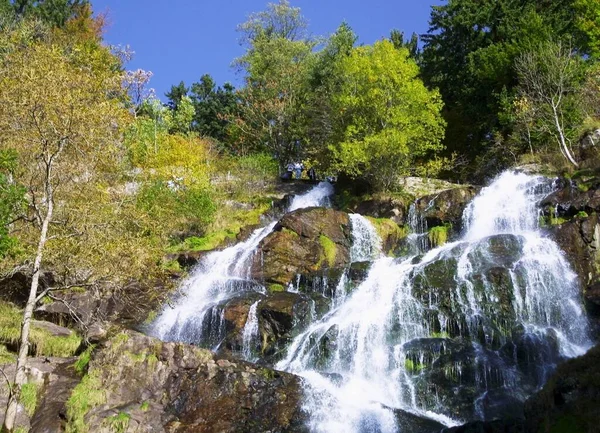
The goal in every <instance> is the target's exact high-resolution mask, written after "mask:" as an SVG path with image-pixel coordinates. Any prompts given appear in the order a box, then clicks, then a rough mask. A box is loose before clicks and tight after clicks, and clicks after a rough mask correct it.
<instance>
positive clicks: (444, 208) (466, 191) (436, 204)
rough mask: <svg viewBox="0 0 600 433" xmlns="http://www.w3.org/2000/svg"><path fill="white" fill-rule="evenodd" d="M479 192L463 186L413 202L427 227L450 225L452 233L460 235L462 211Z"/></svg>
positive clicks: (471, 187) (476, 188) (476, 189)
mask: <svg viewBox="0 0 600 433" xmlns="http://www.w3.org/2000/svg"><path fill="white" fill-rule="evenodd" d="M479 190H480V188H478V187H474V186H465V187H460V188H453V189H448V190H445V191H442V192H439V193H437V194H432V195H427V196H424V197H420V198H419V199H417V201H416V202H415V204H416V210H417V211H418V212H419V213H420V214H421V215H422V216H423V217H424V218H425V220H426V221H427V226H428V227H436V226H442V225H451V226H452V230H453V232H454V233H460V231H461V230H462V215H463V212H464V209H465V207H466V206H467V204H468V203H469V202H470V201H471V200H472V199H473V198H474V197H475V196H476V195H477V193H478V192H479Z"/></svg>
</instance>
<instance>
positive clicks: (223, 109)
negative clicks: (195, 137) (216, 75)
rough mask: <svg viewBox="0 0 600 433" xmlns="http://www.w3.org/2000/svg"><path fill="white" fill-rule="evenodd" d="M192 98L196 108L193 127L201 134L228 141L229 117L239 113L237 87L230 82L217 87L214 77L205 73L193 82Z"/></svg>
mask: <svg viewBox="0 0 600 433" xmlns="http://www.w3.org/2000/svg"><path fill="white" fill-rule="evenodd" d="M190 98H191V99H192V103H193V104H194V110H195V115H194V120H193V126H192V129H193V130H194V131H195V132H197V133H198V134H200V135H201V136H205V137H212V138H214V139H216V140H219V141H221V142H224V141H226V140H227V138H228V128H229V122H228V118H229V117H233V116H235V115H236V113H237V104H238V101H237V96H236V94H235V87H233V86H232V85H231V84H230V83H225V84H224V85H223V87H217V86H216V84H215V82H214V80H213V79H212V77H211V76H210V75H208V74H204V75H202V77H200V81H199V82H197V83H193V84H192V86H191V90H190Z"/></svg>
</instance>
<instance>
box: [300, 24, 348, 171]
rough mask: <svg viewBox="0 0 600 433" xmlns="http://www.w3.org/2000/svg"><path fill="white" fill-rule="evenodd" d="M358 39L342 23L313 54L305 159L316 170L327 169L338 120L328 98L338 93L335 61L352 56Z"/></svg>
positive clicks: (307, 104) (307, 110)
mask: <svg viewBox="0 0 600 433" xmlns="http://www.w3.org/2000/svg"><path fill="white" fill-rule="evenodd" d="M357 39H358V37H357V36H356V34H355V33H354V31H353V30H352V28H351V27H350V26H349V25H348V23H346V22H343V23H342V24H340V26H339V27H338V28H337V30H336V31H335V32H334V33H333V34H332V35H331V36H330V37H329V38H328V39H327V42H326V43H325V45H324V47H323V49H322V50H321V51H319V52H317V53H316V55H315V56H316V58H315V61H314V62H313V65H312V70H311V71H310V76H309V90H308V94H307V99H308V102H307V103H306V117H307V119H306V121H307V127H306V141H308V144H307V146H305V149H304V151H305V154H306V156H307V157H308V158H309V159H310V160H311V161H313V162H314V164H315V165H316V166H317V167H318V168H320V169H326V168H328V165H330V161H329V160H328V158H329V156H330V154H329V152H328V149H327V146H328V144H329V143H330V142H331V138H332V134H333V128H334V124H335V122H336V119H337V117H338V113H335V112H334V110H333V108H332V103H331V102H332V97H333V95H335V94H336V93H338V92H339V88H340V86H341V82H342V80H341V77H340V76H339V74H338V71H339V62H340V61H341V60H342V59H344V58H346V57H348V56H349V55H350V54H351V53H352V49H353V48H354V44H355V43H356V41H357Z"/></svg>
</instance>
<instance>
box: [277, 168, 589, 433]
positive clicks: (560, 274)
mask: <svg viewBox="0 0 600 433" xmlns="http://www.w3.org/2000/svg"><path fill="white" fill-rule="evenodd" d="M548 192H549V184H548V182H547V181H546V180H545V179H544V178H541V177H531V176H526V175H523V174H515V173H511V172H507V173H504V174H503V175H502V176H500V177H499V178H497V179H496V180H495V182H494V183H492V185H490V187H488V188H485V189H484V190H483V191H482V193H481V194H480V195H479V196H478V197H477V198H476V199H475V200H474V201H473V202H472V203H471V205H470V206H469V207H468V208H467V209H466V211H465V214H464V220H465V227H466V233H465V235H464V237H463V239H461V240H459V241H457V242H453V243H449V244H446V245H444V246H442V247H440V248H436V249H434V250H431V251H429V252H427V253H426V254H425V255H424V256H422V257H421V258H418V259H417V258H415V257H414V256H412V257H406V258H404V259H401V260H394V259H391V258H381V259H379V260H377V261H376V262H375V263H374V264H373V266H372V267H371V269H370V271H369V273H368V276H367V279H366V280H365V281H364V282H363V283H362V284H360V286H359V287H357V288H356V289H354V291H353V292H352V293H351V294H350V295H348V296H345V297H344V298H343V301H342V302H337V303H333V305H332V308H331V310H330V311H329V312H328V313H327V314H325V315H324V316H323V317H322V318H321V319H320V320H318V321H316V322H314V323H313V324H312V325H311V326H309V327H308V329H306V330H305V331H304V332H302V333H300V334H299V335H298V336H297V337H296V338H295V339H294V340H293V342H292V343H291V345H290V346H289V348H288V351H287V356H286V358H285V359H283V360H281V361H280V362H279V363H278V364H277V366H276V367H277V368H278V369H283V370H286V371H289V372H293V373H296V374H299V375H301V376H303V377H304V378H305V380H306V383H307V385H306V390H305V391H306V394H307V397H306V401H305V406H304V408H305V410H306V411H307V412H308V413H309V414H310V420H311V421H310V428H311V431H314V432H333V433H335V432H382V433H383V432H389V433H391V432H398V431H399V430H398V423H397V422H396V420H397V419H398V418H397V417H398V416H400V415H398V414H399V413H400V412H401V411H404V412H408V413H411V414H417V415H419V416H421V417H424V418H428V419H431V420H436V421H438V422H440V423H442V424H445V425H448V426H451V425H456V424H459V423H460V422H462V421H463V420H465V419H484V420H487V419H492V418H494V417H497V416H499V414H503V413H505V414H511V415H513V416H514V413H511V411H513V410H514V407H516V406H515V404H519V403H520V402H522V401H524V400H525V398H526V397H527V396H528V395H530V394H531V393H532V392H534V391H535V390H537V389H538V388H539V387H540V386H542V385H543V384H544V382H545V381H546V380H547V378H548V375H549V374H550V372H551V371H552V370H553V369H554V368H555V367H556V364H557V363H558V362H560V361H561V360H563V359H565V358H566V357H570V356H575V355H578V354H581V353H583V352H585V351H586V350H587V348H588V347H589V345H590V343H589V338H588V335H587V329H588V325H587V322H586V319H585V316H584V314H583V311H582V308H581V299H580V297H579V293H578V288H577V282H576V278H575V275H574V274H573V272H572V271H571V270H570V267H569V265H568V263H567V262H566V260H565V259H564V257H563V255H562V253H561V252H560V250H559V248H558V247H557V246H556V244H555V243H554V242H553V241H551V240H550V239H548V238H546V237H544V236H543V234H542V233H541V232H540V231H539V230H538V227H537V220H538V214H537V208H536V204H537V203H538V201H539V200H540V199H541V198H542V197H543V196H544V195H545V194H547V193H548ZM503 411H504V412H503Z"/></svg>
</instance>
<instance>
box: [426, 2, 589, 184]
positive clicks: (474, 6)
mask: <svg viewBox="0 0 600 433" xmlns="http://www.w3.org/2000/svg"><path fill="white" fill-rule="evenodd" d="M551 3H552V4H551V5H550V4H547V2H546V3H545V2H537V1H533V0H526V1H522V2H515V1H512V0H498V1H494V2H479V1H476V0H449V1H448V2H447V3H446V4H444V5H441V6H433V7H432V11H431V18H430V29H429V32H428V33H427V34H426V35H424V36H423V38H422V39H423V41H424V48H423V53H422V61H421V66H422V71H423V76H424V78H425V81H426V82H427V84H428V85H430V86H432V87H437V88H439V89H440V92H441V94H442V97H443V100H444V103H445V111H444V116H445V118H446V120H447V122H448V130H447V133H446V140H445V143H446V146H447V149H448V151H452V152H459V153H460V154H461V155H462V156H463V158H467V159H468V160H471V161H473V160H475V158H476V157H477V155H484V154H485V153H486V152H488V150H490V149H491V150H492V151H494V152H495V153H493V154H490V155H487V156H484V157H483V160H479V161H478V164H479V165H480V166H483V169H482V170H480V171H481V172H485V171H486V170H487V171H488V173H487V175H489V174H490V173H489V168H488V167H491V165H489V164H487V162H488V160H490V159H491V158H493V157H497V156H505V155H507V154H508V155H510V152H513V153H516V154H518V153H520V152H522V151H523V150H524V149H522V148H517V149H513V148H509V149H506V148H505V144H504V140H505V139H506V138H507V137H509V136H510V135H511V133H512V132H513V124H512V123H510V122H506V119H502V118H501V117H502V114H501V113H502V111H503V108H502V95H504V97H505V98H506V97H508V99H509V100H512V98H513V96H514V94H515V85H516V83H517V73H516V70H515V68H514V62H515V59H517V58H518V57H519V56H520V55H522V54H523V53H525V52H528V51H531V50H532V49H535V47H537V46H539V45H540V44H541V43H543V42H544V41H547V40H551V39H553V40H562V39H571V38H572V35H573V34H576V33H577V31H576V27H577V23H576V21H577V14H575V13H573V11H574V5H575V3H577V0H566V1H562V2H551ZM580 3H583V2H580ZM591 3H595V5H594V7H595V8H597V2H591ZM576 36H577V34H576ZM583 39H584V38H582V37H579V36H577V37H576V38H575V40H574V47H573V48H574V49H575V50H576V51H579V52H582V51H583V52H585V51H586V48H585V47H587V46H589V44H588V43H587V42H585V41H583ZM527 139H528V136H527V130H524V131H522V132H521V133H520V134H519V137H518V140H527ZM507 150H508V152H507ZM527 150H529V149H525V151H527ZM507 162H508V163H513V164H514V162H515V158H510V159H509V160H508V161H507ZM507 162H504V161H503V162H502V163H503V164H506V163H507ZM464 167H466V169H467V170H471V171H474V170H473V168H474V167H472V166H471V167H469V166H468V165H464ZM500 168H502V167H501V166H500V167H498V166H497V167H493V169H495V170H498V169H500Z"/></svg>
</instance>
